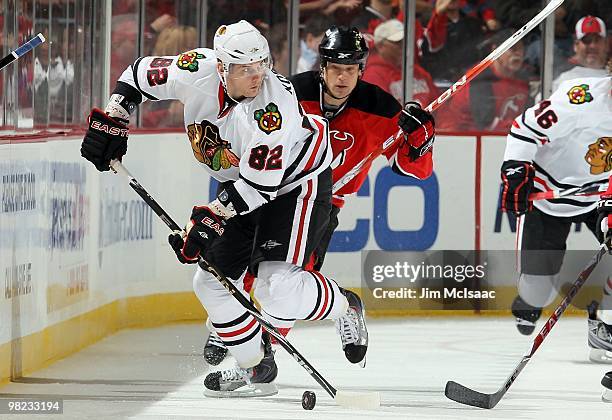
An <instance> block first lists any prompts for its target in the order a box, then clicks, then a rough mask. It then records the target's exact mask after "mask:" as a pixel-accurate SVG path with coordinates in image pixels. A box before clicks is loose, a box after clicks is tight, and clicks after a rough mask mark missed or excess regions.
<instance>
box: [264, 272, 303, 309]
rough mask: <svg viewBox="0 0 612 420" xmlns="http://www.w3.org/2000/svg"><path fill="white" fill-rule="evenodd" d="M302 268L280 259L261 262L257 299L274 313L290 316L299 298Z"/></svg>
mask: <svg viewBox="0 0 612 420" xmlns="http://www.w3.org/2000/svg"><path fill="white" fill-rule="evenodd" d="M300 272H301V269H300V268H299V267H297V266H295V265H293V264H289V263H286V262H279V261H264V262H262V263H260V265H259V269H258V271H257V282H256V284H255V290H254V295H255V299H257V301H258V302H259V303H260V304H261V306H262V308H263V309H264V310H266V311H268V312H269V313H270V314H272V315H276V316H283V315H284V316H288V315H289V314H291V313H293V312H294V310H295V304H296V303H297V302H296V301H295V300H296V298H298V299H299V296H300V292H299V288H300V287H301V278H300V274H299V273H300Z"/></svg>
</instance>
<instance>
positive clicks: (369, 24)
mask: <svg viewBox="0 0 612 420" xmlns="http://www.w3.org/2000/svg"><path fill="white" fill-rule="evenodd" d="M397 12H398V10H397V8H396V7H394V5H393V0H370V4H369V5H368V6H365V7H364V8H363V10H362V11H361V13H360V14H359V15H358V16H357V17H356V18H355V19H354V20H353V22H351V25H352V26H356V27H357V29H359V30H360V31H361V32H367V33H370V34H372V33H374V29H376V27H377V26H378V25H379V24H380V23H381V22H384V21H386V20H389V19H391V18H393V17H395V16H396V15H397Z"/></svg>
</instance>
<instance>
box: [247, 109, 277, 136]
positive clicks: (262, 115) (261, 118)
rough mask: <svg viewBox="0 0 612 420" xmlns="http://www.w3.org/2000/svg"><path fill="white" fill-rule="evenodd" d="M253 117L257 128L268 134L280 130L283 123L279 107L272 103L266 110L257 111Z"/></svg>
mask: <svg viewBox="0 0 612 420" xmlns="http://www.w3.org/2000/svg"><path fill="white" fill-rule="evenodd" d="M253 117H254V118H255V121H257V126H258V127H259V129H260V130H261V131H263V132H264V133H266V134H270V133H271V132H273V131H276V130H280V128H281V124H282V122H283V117H282V116H281V114H280V111H279V110H278V106H276V104H274V103H272V102H270V103H269V104H268V105H266V109H265V110H264V109H258V110H257V111H255V113H254V114H253Z"/></svg>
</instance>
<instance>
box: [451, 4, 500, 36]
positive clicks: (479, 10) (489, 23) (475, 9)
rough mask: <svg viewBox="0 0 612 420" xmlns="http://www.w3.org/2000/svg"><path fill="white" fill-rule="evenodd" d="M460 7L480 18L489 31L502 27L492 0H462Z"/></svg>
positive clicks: (467, 13) (468, 13) (466, 12)
mask: <svg viewBox="0 0 612 420" xmlns="http://www.w3.org/2000/svg"><path fill="white" fill-rule="evenodd" d="M459 7H461V10H462V11H463V13H465V14H466V15H468V16H471V17H473V18H476V19H479V20H480V21H481V22H482V23H483V24H484V25H485V27H486V29H487V30H488V31H491V32H495V31H497V30H499V29H500V27H501V24H500V23H499V21H498V20H497V18H496V16H495V9H494V8H493V5H492V4H491V0H460V1H459Z"/></svg>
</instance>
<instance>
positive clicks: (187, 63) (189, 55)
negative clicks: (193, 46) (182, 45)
mask: <svg viewBox="0 0 612 420" xmlns="http://www.w3.org/2000/svg"><path fill="white" fill-rule="evenodd" d="M202 58H205V57H204V54H200V53H198V52H196V51H188V52H186V53H183V54H180V55H179V56H178V59H177V61H176V65H177V66H178V68H179V69H181V70H189V71H190V72H192V73H193V72H196V71H198V59H202Z"/></svg>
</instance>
